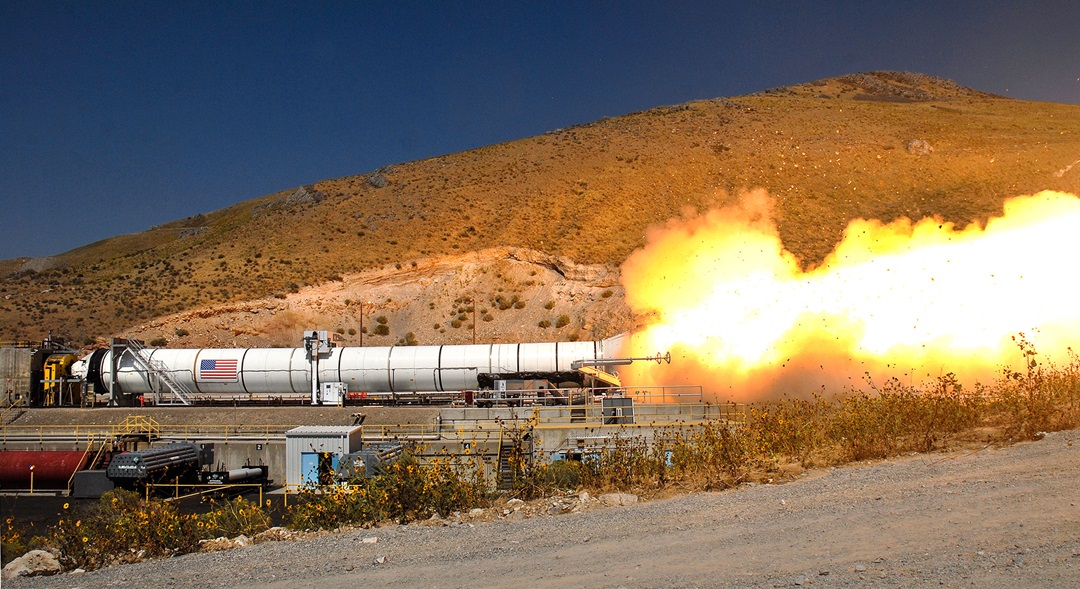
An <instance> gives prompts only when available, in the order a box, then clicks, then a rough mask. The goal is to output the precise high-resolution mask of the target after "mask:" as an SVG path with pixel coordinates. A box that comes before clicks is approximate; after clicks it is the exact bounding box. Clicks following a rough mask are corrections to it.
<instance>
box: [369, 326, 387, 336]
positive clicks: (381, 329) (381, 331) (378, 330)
mask: <svg viewBox="0 0 1080 589" xmlns="http://www.w3.org/2000/svg"><path fill="white" fill-rule="evenodd" d="M372 334H374V335H390V328H389V327H387V325H386V324H379V325H376V326H375V331H373V332H372Z"/></svg>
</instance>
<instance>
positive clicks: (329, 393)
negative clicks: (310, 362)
mask: <svg viewBox="0 0 1080 589" xmlns="http://www.w3.org/2000/svg"><path fill="white" fill-rule="evenodd" d="M320 386H321V387H322V390H321V391H320V392H321V393H322V395H321V396H320V398H321V399H322V404H323V405H338V406H341V405H344V404H345V398H346V397H347V396H348V395H349V385H347V384H345V383H343V382H324V383H321V384H320Z"/></svg>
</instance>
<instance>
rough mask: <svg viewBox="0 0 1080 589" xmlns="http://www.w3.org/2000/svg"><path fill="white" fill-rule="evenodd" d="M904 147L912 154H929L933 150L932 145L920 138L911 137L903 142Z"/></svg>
mask: <svg viewBox="0 0 1080 589" xmlns="http://www.w3.org/2000/svg"><path fill="white" fill-rule="evenodd" d="M904 149H906V150H907V152H908V153H910V154H912V155H930V154H931V153H933V152H934V146H932V145H930V143H928V142H926V141H923V140H922V139H912V140H910V141H908V142H907V143H905V144H904Z"/></svg>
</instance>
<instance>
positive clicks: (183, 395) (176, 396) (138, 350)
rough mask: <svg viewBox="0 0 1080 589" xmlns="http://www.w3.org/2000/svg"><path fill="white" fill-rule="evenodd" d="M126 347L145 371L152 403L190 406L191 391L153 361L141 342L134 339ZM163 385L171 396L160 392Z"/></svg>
mask: <svg viewBox="0 0 1080 589" xmlns="http://www.w3.org/2000/svg"><path fill="white" fill-rule="evenodd" d="M127 347H128V349H129V350H131V355H132V357H133V358H135V363H136V364H138V365H140V366H141V367H142V368H143V369H144V370H146V378H147V380H148V381H149V382H150V388H151V389H153V391H154V403H156V404H158V405H191V397H192V396H193V394H192V392H191V390H189V389H188V388H187V387H185V386H184V385H183V384H181V383H180V382H179V381H178V380H176V379H175V378H173V376H172V374H171V373H170V372H169V370H168V367H167V366H165V365H164V364H162V363H161V362H159V361H157V360H154V359H153V357H151V355H150V353H149V352H147V351H146V347H145V346H143V345H142V342H140V341H138V340H134V339H130V340H127ZM162 384H164V385H165V388H167V389H168V390H169V391H170V392H171V393H172V395H171V396H170V395H167V394H165V391H164V390H162V386H161V385H162Z"/></svg>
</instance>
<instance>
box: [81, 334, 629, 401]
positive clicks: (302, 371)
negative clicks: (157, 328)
mask: <svg viewBox="0 0 1080 589" xmlns="http://www.w3.org/2000/svg"><path fill="white" fill-rule="evenodd" d="M620 342H621V340H620V338H619V337H616V338H611V339H608V340H603V341H587V342H543V343H521V344H473V345H448V346H388V347H386V346H384V347H369V348H355V347H336V348H332V349H331V350H330V354H329V357H326V358H321V359H320V360H319V367H318V370H319V382H343V383H345V384H346V385H347V386H348V390H349V392H388V393H389V392H394V393H417V392H442V391H462V390H468V389H476V388H480V380H479V379H480V377H481V375H485V376H486V377H488V379H490V378H491V377H496V378H514V375H516V374H523V375H529V376H527V378H538V377H542V376H538V375H544V374H553V375H554V374H567V373H571V372H572V371H573V367H572V365H573V363H574V362H576V361H580V360H586V361H588V360H597V359H602V358H611V357H613V355H614V354H616V353H617V352H618V350H619V345H620ZM143 353H144V354H146V355H148V356H149V358H150V359H151V362H152V363H153V364H156V365H160V366H163V367H164V370H165V371H167V372H168V373H169V374H170V375H171V377H172V378H173V379H174V380H176V381H177V382H179V383H180V384H181V385H183V386H185V387H186V388H187V389H188V390H190V391H192V392H193V393H194V394H196V395H218V394H220V395H238V396H239V395H261V394H272V395H306V394H308V392H309V391H310V388H311V372H310V371H311V364H310V362H309V361H308V359H307V355H306V351H305V350H304V349H303V348H292V349H288V348H264V349H260V348H253V349H245V348H229V349H212V348H204V349H169V348H159V349H152V348H147V349H146V350H144V352H143ZM132 354H133V352H131V351H130V350H128V351H125V352H124V353H123V355H122V356H121V357H120V359H119V362H118V363H117V370H116V380H117V383H118V384H119V385H120V389H121V390H122V391H123V392H124V393H125V394H127V395H139V394H150V393H152V392H153V387H152V386H151V379H153V378H156V377H154V376H152V375H150V374H148V373H147V371H146V370H145V369H144V368H143V365H142V363H140V362H136V360H135V358H134V357H133V356H132ZM111 362H112V352H111V351H105V352H104V353H95V354H94V355H93V356H91V357H90V359H89V360H88V361H86V362H85V363H84V364H83V365H81V366H80V368H79V369H80V370H83V371H85V373H86V374H87V375H88V376H95V375H99V376H98V379H99V380H98V382H99V383H100V385H101V387H102V389H101V390H107V389H108V388H109V385H110V383H111V380H112V372H111V370H110V366H111Z"/></svg>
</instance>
